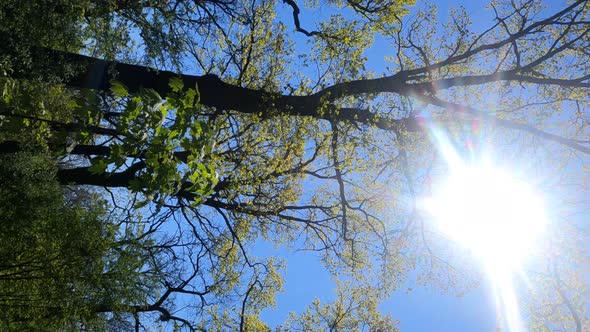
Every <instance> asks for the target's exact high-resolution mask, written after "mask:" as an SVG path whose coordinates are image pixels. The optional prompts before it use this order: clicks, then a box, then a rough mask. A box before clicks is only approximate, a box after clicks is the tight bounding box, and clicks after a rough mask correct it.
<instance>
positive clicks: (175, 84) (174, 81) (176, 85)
mask: <svg viewBox="0 0 590 332" xmlns="http://www.w3.org/2000/svg"><path fill="white" fill-rule="evenodd" d="M168 85H170V87H171V88H172V91H174V92H179V91H182V88H184V83H183V82H182V80H181V79H180V78H178V77H173V78H171V79H170V82H169V83H168Z"/></svg>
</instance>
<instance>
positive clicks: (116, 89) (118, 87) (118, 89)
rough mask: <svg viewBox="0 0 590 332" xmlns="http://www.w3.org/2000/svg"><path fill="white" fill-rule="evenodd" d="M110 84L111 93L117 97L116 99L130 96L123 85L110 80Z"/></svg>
mask: <svg viewBox="0 0 590 332" xmlns="http://www.w3.org/2000/svg"><path fill="white" fill-rule="evenodd" d="M109 83H111V92H112V93H113V94H114V95H115V97H117V98H123V97H127V96H128V95H129V92H128V91H127V87H125V86H124V85H123V83H121V82H119V81H115V80H110V81H109Z"/></svg>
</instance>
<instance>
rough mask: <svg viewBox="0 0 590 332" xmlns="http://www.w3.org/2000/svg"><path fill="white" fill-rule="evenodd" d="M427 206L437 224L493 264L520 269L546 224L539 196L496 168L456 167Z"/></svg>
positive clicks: (527, 186)
mask: <svg viewBox="0 0 590 332" xmlns="http://www.w3.org/2000/svg"><path fill="white" fill-rule="evenodd" d="M427 209H428V211H429V212H430V214H431V215H432V216H433V218H434V219H435V221H436V224H437V226H438V227H439V228H440V229H441V230H442V232H444V233H445V234H447V235H448V237H450V238H451V239H453V240H454V241H456V242H457V243H458V244H460V245H461V246H463V247H465V248H466V249H468V250H470V251H472V252H473V254H475V255H477V256H478V257H479V258H480V259H481V260H483V262H484V263H485V264H487V265H491V266H493V267H494V268H502V269H512V268H517V267H519V266H520V265H521V264H522V263H523V261H524V260H525V259H526V258H527V256H528V255H529V254H530V253H531V252H532V251H533V250H534V249H535V246H536V245H537V243H538V241H539V240H540V235H541V234H542V232H543V229H544V226H545V220H546V218H545V213H544V208H543V203H542V200H541V198H540V197H539V195H538V194H537V193H536V192H535V191H534V190H533V189H532V188H531V186H530V185H528V184H527V183H526V182H524V181H522V180H519V179H516V178H514V177H512V176H510V174H509V173H507V172H504V171H502V170H500V169H498V168H494V167H488V166H475V167H472V166H469V167H468V166H455V167H453V169H452V170H451V174H449V176H448V178H447V180H446V181H445V182H444V183H443V184H442V186H441V187H440V189H439V190H438V191H437V192H436V193H435V195H434V196H433V197H431V198H430V199H428V203H427Z"/></svg>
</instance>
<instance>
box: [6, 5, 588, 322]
mask: <svg viewBox="0 0 590 332" xmlns="http://www.w3.org/2000/svg"><path fill="white" fill-rule="evenodd" d="M589 6H590V4H589V3H588V2H587V1H584V0H579V1H568V2H562V3H560V6H556V5H551V6H549V5H546V4H544V3H543V2H542V1H535V0H527V1H525V0H522V1H494V2H492V3H491V4H490V5H489V7H488V11H489V13H492V15H491V17H492V19H491V20H490V21H489V22H487V24H485V23H482V22H477V24H473V22H472V14H471V13H469V12H467V11H466V10H465V9H463V8H461V7H459V8H457V9H454V10H452V11H451V12H450V13H449V15H448V17H447V15H444V14H438V13H437V10H436V7H435V6H434V5H427V4H423V3H419V4H415V3H414V1H411V0H407V1H381V0H358V1H357V0H346V1H340V0H338V1H332V0H329V1H323V2H321V1H307V2H305V3H304V2H300V1H294V0H284V1H282V2H279V1H274V0H244V1H237V0H210V1H184V0H169V1H124V0H85V1H70V0H58V1H49V0H38V1H34V2H32V3H31V4H28V3H23V2H22V1H17V0H6V1H3V2H2V4H0V19H1V20H2V22H3V24H2V26H0V36H2V40H5V41H6V42H4V43H2V45H0V69H2V71H1V72H0V74H1V75H2V76H0V87H1V88H2V95H1V98H0V152H2V161H1V164H0V166H2V167H3V169H2V177H3V183H7V184H8V183H10V184H11V186H12V187H11V188H13V187H14V188H18V190H17V191H13V192H12V193H11V194H10V195H8V194H7V195H5V196H3V197H2V199H3V200H2V201H1V202H2V203H1V204H2V206H0V209H3V211H4V209H7V210H6V211H13V212H14V211H16V212H14V217H9V214H4V213H3V215H5V216H6V222H3V225H4V224H6V225H9V226H6V227H14V229H18V231H15V230H14V229H13V230H10V229H7V230H5V231H2V232H3V234H2V236H3V237H4V238H6V239H9V240H7V241H6V242H5V241H4V240H3V243H10V242H14V241H17V239H19V238H21V237H22V238H23V239H26V241H25V240H23V242H22V248H21V247H18V248H16V249H15V251H14V252H15V253H21V252H22V255H20V254H16V256H14V257H13V256H10V253H9V251H10V249H11V248H10V247H2V248H0V252H2V256H4V257H12V258H11V259H12V260H11V259H7V262H8V263H9V264H13V265H15V266H16V265H18V264H23V263H26V262H28V261H31V262H34V263H35V264H37V263H39V264H41V265H43V266H42V269H41V270H42V273H41V277H42V278H43V280H45V279H49V280H52V281H51V283H50V284H49V285H50V286H49V287H47V288H45V289H41V286H40V285H39V283H35V282H32V283H29V282H28V281H23V280H25V279H26V278H20V277H19V278H20V279H19V278H17V280H19V281H17V282H15V281H12V279H10V278H13V277H6V278H8V279H6V280H7V281H6V282H7V283H9V284H10V285H11V286H10V287H8V289H9V290H10V292H14V294H9V295H10V296H13V295H14V296H21V297H22V298H25V297H26V296H34V297H42V298H43V299H44V301H46V302H47V304H46V306H45V307H43V310H49V309H51V308H54V307H55V306H56V304H55V303H53V302H52V301H54V300H53V297H54V296H60V297H65V294H68V296H67V298H68V301H71V302H67V308H74V307H79V308H83V310H84V313H83V315H82V314H80V313H79V312H77V311H75V310H74V309H71V310H70V309H67V310H66V309H65V308H66V306H65V305H64V306H59V310H62V311H60V312H62V313H63V316H64V318H63V320H59V319H58V323H55V324H62V325H59V326H62V327H61V328H63V329H68V328H69V329H73V328H75V327H80V326H85V325H84V324H87V323H88V322H100V324H107V323H105V322H107V321H109V320H111V318H113V317H116V318H117V319H116V321H117V322H118V323H117V324H120V328H125V327H127V328H130V329H132V328H135V329H136V330H140V329H146V330H149V329H150V328H152V327H154V326H158V325H162V326H168V327H172V328H174V329H181V330H240V331H258V330H268V329H270V328H271V327H269V326H268V325H267V324H266V323H265V322H263V321H262V320H261V318H260V314H261V312H262V310H264V309H265V308H268V307H272V306H273V305H274V304H275V295H276V293H277V292H280V291H281V290H282V277H281V275H282V273H283V271H284V264H283V262H282V261H281V259H280V257H272V256H270V255H269V256H266V257H257V256H256V255H255V254H254V253H253V252H254V248H255V246H256V244H257V243H259V241H268V242H272V243H273V244H274V245H276V246H286V247H288V248H290V249H301V250H308V251H311V252H315V253H319V254H320V255H321V257H322V263H323V264H324V265H325V267H326V269H327V270H328V271H329V273H330V274H331V275H332V276H333V278H334V280H336V281H337V285H338V290H337V298H336V299H335V301H334V303H327V304H324V303H320V302H319V300H318V301H316V302H314V303H312V304H310V306H309V307H308V309H307V310H306V311H305V312H301V313H293V314H292V315H291V316H290V317H289V319H288V320H287V321H286V322H285V323H284V325H281V326H278V327H276V329H277V330H292V329H294V330H309V329H320V330H370V331H381V330H383V331H385V330H393V329H396V324H395V323H394V319H393V318H394V317H391V316H389V315H386V314H385V315H384V314H381V313H380V312H379V310H378V304H379V303H380V302H381V301H382V300H384V299H385V298H387V297H389V296H391V294H392V293H393V292H394V291H395V290H396V289H397V288H398V287H399V286H400V285H401V284H402V283H404V282H405V281H406V280H408V278H413V276H415V275H418V277H417V278H418V280H417V281H416V282H420V283H426V284H434V285H437V286H441V287H442V288H445V289H451V291H453V292H454V291H459V292H462V291H465V290H466V289H469V288H471V287H474V285H475V284H477V282H478V280H479V279H480V277H481V271H480V270H478V269H477V268H474V266H475V265H476V264H475V263H474V262H472V261H470V259H469V257H468V255H465V253H464V252H462V251H461V248H458V247H457V246H456V245H454V244H453V243H452V242H451V241H449V240H448V239H447V238H445V237H444V236H443V235H442V234H441V233H440V231H438V230H437V229H436V227H433V226H432V224H431V223H429V222H428V216H426V215H425V214H424V213H423V211H421V209H420V200H421V198H422V197H425V196H427V195H429V194H430V192H431V189H432V187H433V186H435V185H436V183H437V181H439V180H440V178H441V177H442V176H443V175H444V174H445V173H447V172H448V171H449V170H448V167H447V165H445V163H444V160H443V158H442V156H441V151H440V149H439V147H438V146H437V144H436V138H437V137H440V136H441V135H444V136H445V137H447V138H448V140H449V141H450V142H451V143H452V145H453V146H454V148H455V149H456V150H457V151H459V154H460V155H461V158H462V159H464V160H466V161H469V160H476V159H479V158H483V157H488V158H491V159H493V160H495V162H497V163H503V164H504V165H505V166H507V167H512V168H514V169H516V170H517V172H520V174H526V175H527V176H528V177H529V178H530V179H532V180H533V181H534V182H535V185H536V186H538V187H539V188H541V189H542V190H543V191H544V192H548V193H549V192H550V193H552V195H551V196H549V198H550V199H549V201H550V204H549V205H550V207H551V208H548V210H549V211H551V216H550V217H551V219H553V222H552V224H551V231H550V232H549V233H550V234H549V235H548V239H547V244H546V246H545V247H543V250H541V251H540V253H539V259H538V260H539V262H540V263H538V264H537V265H535V266H534V267H532V269H533V270H534V271H535V273H533V274H532V276H531V280H532V281H533V284H535V285H538V286H537V287H534V288H532V289H528V290H527V294H526V296H524V297H525V298H526V299H527V301H526V305H527V306H528V309H529V313H528V314H527V317H528V318H529V321H530V326H531V328H532V329H534V330H539V331H544V330H552V329H555V330H559V329H562V330H563V329H566V330H567V329H576V330H578V331H582V330H583V329H584V328H585V327H588V326H589V325H588V324H590V323H589V320H588V317H587V316H585V311H587V310H585V308H587V306H588V304H587V303H586V302H584V300H585V299H586V298H588V296H587V295H588V293H587V290H586V286H587V285H586V283H587V282H588V276H587V275H585V274H584V273H585V272H584V271H583V270H582V269H581V268H579V267H581V266H585V265H586V264H587V263H586V262H587V257H588V256H587V253H586V248H585V246H584V245H583V243H585V242H584V241H587V230H588V225H587V224H584V223H582V222H581V221H580V218H578V217H576V216H575V215H576V213H580V211H584V210H585V209H587V207H586V206H585V204H586V203H587V202H585V201H584V199H583V193H585V191H586V190H587V184H586V182H585V181H586V177H587V174H586V165H587V162H588V154H589V153H590V141H589V140H588V137H587V135H588V132H587V130H588V123H589V122H588V115H587V113H588V112H587V110H588V105H589V101H590V98H589V96H590V95H589V91H590V89H589V88H590V67H589V66H590V59H589V58H590V44H589V40H590V21H588V19H589V18H588V16H589ZM439 19H440V21H439ZM376 57H378V58H379V59H375V58H376ZM12 159H14V160H18V161H19V162H16V163H14V164H12V165H11V164H9V163H8V162H7V160H12ZM30 165H32V166H30ZM35 165H37V166H35ZM39 165H44V166H39ZM27 169H28V170H27ZM36 169H43V170H42V171H40V172H41V173H39V174H37V173H34V170H36ZM19 172H20V173H19ZM11 174H14V175H13V176H12V177H11V176H10V175H11ZM18 174H22V176H19V175H18ZM47 174H50V175H47ZM15 178H20V180H15ZM59 185H61V187H63V189H59V188H60V187H59ZM87 186H91V187H87ZM46 187H47V188H50V189H44V188H46ZM88 188H91V189H88ZM3 190H4V188H3ZM68 190H71V191H73V192H75V193H76V194H72V195H74V196H75V197H80V198H79V199H76V202H77V203H76V204H74V205H72V204H70V203H67V198H68V194H67V193H68ZM21 196H22V197H28V199H25V200H24V201H22V202H17V203H15V201H16V200H18V197H21ZM64 199H65V201H64ZM103 200H107V201H108V203H104V204H103V203H101V202H102V201H103ZM37 201H38V202H37ZM44 202H47V203H44ZM82 202H84V203H82ZM80 204H82V205H80ZM84 204H86V205H84ZM11 206H17V207H15V208H14V209H16V210H11V209H12V208H7V207H11ZM58 207H59V208H58ZM19 209H20V210H19ZM49 210H52V212H51V213H49V212H48V211H49ZM57 210H59V211H57ZM23 211H30V213H24V212H23ZM97 211H98V212H97ZM107 211H109V212H107ZM13 212H10V213H13ZM7 213H8V212H7ZM30 214H33V215H34V217H32V218H31V217H30V216H28V215H30ZM62 214H63V215H62ZM72 216H75V217H72ZM9 220H12V221H11V222H10V221H9ZM60 220H66V221H64V222H62V223H60V222H59V221H60ZM3 227H4V226H3ZM36 233H39V234H42V236H41V237H40V238H38V239H37V240H33V239H32V238H30V237H31V236H32V235H34V234H36ZM74 233H75V234H76V235H77V236H78V237H79V238H78V239H77V240H78V242H73V241H72V240H71V239H70V237H71V234H74ZM86 240H87V241H86ZM76 243H79V244H80V245H79V247H80V248H79V247H76V246H77V244H76ZM499 245H500V244H499ZM46 247H50V248H46ZM84 248H86V249H84ZM82 249H84V250H90V251H92V252H93V254H90V255H89V256H88V257H87V258H88V259H87V260H86V261H84V259H83V258H84V257H86V256H85V255H78V254H71V253H70V252H71V251H72V250H82ZM39 252H44V253H45V255H46V256H47V257H50V256H51V255H52V253H54V254H55V256H56V257H57V258H56V263H55V264H56V265H55V266H54V265H52V264H53V261H51V260H50V259H49V258H47V260H46V261H43V259H42V258H43V256H41V255H40V253H39ZM72 255H73V257H74V258H72V259H71V260H69V258H67V257H69V256H72ZM77 255H78V256H80V257H79V258H78V256H77ZM133 258H135V259H133ZM3 260H4V258H3ZM39 260H41V261H42V262H39ZM2 265H5V264H4V263H2ZM6 265H8V264H6ZM50 265H51V266H50ZM110 267H112V268H113V271H127V273H122V272H121V273H119V272H117V273H110V270H109V268H110ZM10 269H12V268H9V269H8V270H5V269H4V268H2V269H0V276H3V279H2V282H4V278H5V277H4V276H9V275H10V273H12V272H11V271H12V270H10ZM3 271H5V272H3ZM64 271H65V272H64ZM89 271H90V272H89ZM66 272H67V273H66ZM7 273H8V274H7ZM19 273H20V272H19ZM64 273H65V274H64ZM86 273H90V275H92V277H91V278H90V277H89V278H86V277H85V275H86ZM31 285H34V286H31ZM111 286H112V288H110V287H111ZM23 288H30V289H31V290H30V292H29V291H28V293H27V294H23V293H22V289H23ZM78 288H79V289H81V291H77V290H76V289H78ZM37 290H39V291H41V290H42V291H44V292H48V294H49V293H51V294H49V295H47V294H45V293H42V292H41V293H36V292H37ZM19 292H21V293H19ZM80 292H82V294H80ZM56 294H57V295H56ZM112 294H119V295H120V296H111V297H109V296H110V295H112ZM121 294H122V295H121ZM393 294H394V295H393V296H395V293H393ZM107 300H108V301H107ZM0 301H3V300H2V299H1V298H0ZM15 301H16V300H14V301H12V300H11V301H8V300H7V301H4V302H0V304H2V305H8V306H12V309H11V310H14V311H7V314H6V315H5V316H3V318H2V319H3V321H5V322H6V323H5V326H9V328H16V327H15V326H18V325H15V324H19V319H20V320H22V317H27V319H32V318H30V317H35V318H34V319H35V320H36V323H35V324H39V326H42V324H45V323H44V320H45V319H46V318H45V317H46V316H48V315H54V314H53V313H51V312H37V311H35V312H33V311H30V312H29V311H22V310H29V309H28V307H27V308H25V309H22V308H20V307H18V306H19V304H18V303H17V302H15ZM89 302H92V303H93V305H94V306H91V305H89ZM80 303H82V304H80ZM19 308H20V309H19ZM31 310H32V309H31ZM39 310H41V309H39ZM81 310H82V309H81ZM68 315H69V316H68ZM394 315H395V313H394ZM65 316H68V317H65ZM97 317H98V318H97ZM58 318H59V317H58ZM66 320H67V321H68V322H72V323H71V324H70V325H67V324H66V325H63V324H65V323H63V322H64V321H66ZM125 322H127V324H125ZM52 324H53V323H52ZM72 324H73V325H72ZM88 324H90V323H88ZM93 324H94V323H93ZM96 324H99V323H96ZM168 324H169V325H168ZM46 326H49V325H46ZM51 326H55V325H51ZM97 326H98V325H97ZM102 326H107V325H102Z"/></svg>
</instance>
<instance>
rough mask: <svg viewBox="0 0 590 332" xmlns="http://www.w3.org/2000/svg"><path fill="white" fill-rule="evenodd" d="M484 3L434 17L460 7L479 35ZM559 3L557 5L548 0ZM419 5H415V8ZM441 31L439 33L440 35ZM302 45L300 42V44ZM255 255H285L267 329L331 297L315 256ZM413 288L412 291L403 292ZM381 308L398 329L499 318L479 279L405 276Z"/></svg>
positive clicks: (262, 248) (381, 51) (469, 325)
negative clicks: (419, 280) (461, 290)
mask: <svg viewBox="0 0 590 332" xmlns="http://www.w3.org/2000/svg"><path fill="white" fill-rule="evenodd" d="M487 3H488V2H487V1H479V0H476V1H463V2H462V3H457V2H452V1H446V0H445V1H439V2H438V3H437V4H438V6H439V18H440V19H441V20H443V19H444V17H446V16H447V13H448V11H449V6H457V5H459V4H461V5H463V6H464V7H465V8H466V10H467V12H468V13H470V15H471V19H472V21H473V22H474V24H473V26H472V27H473V28H474V30H475V31H482V30H484V29H485V28H486V27H488V26H489V25H490V24H493V17H494V15H493V11H491V10H488V9H486V8H485V7H486V5H487ZM552 3H556V4H557V3H560V4H561V3H563V2H562V1H548V2H547V4H548V6H549V7H551V4H552ZM420 5H424V3H421V4H418V6H420ZM313 22H314V20H313V18H310V17H306V16H303V17H302V26H306V25H307V27H308V28H313ZM441 33H442V31H441ZM302 42H303V41H302ZM387 49H388V45H384V44H380V43H379V42H377V43H376V45H375V46H374V47H373V48H372V49H371V50H370V53H369V54H367V55H368V57H369V59H371V60H370V62H369V63H368V69H370V70H373V71H375V72H376V73H377V74H378V75H379V74H380V73H381V72H385V69H384V66H385V61H383V55H387V53H386V51H387ZM256 251H259V252H261V253H262V252H264V253H265V254H267V255H268V254H269V252H272V251H274V252H275V253H276V254H277V255H279V256H281V257H284V258H285V259H286V263H287V270H286V275H285V285H284V289H285V292H284V293H282V294H279V295H278V296H277V309H276V310H265V311H264V312H263V317H262V318H263V320H265V321H267V322H269V323H270V325H271V326H273V325H276V324H281V323H283V322H284V321H285V319H286V318H287V315H288V313H289V312H290V311H295V312H302V311H303V310H304V309H305V307H306V306H307V305H309V304H310V303H311V301H312V300H313V299H314V298H319V299H320V300H322V302H324V301H330V300H331V299H332V298H333V296H334V294H335V293H334V289H335V285H334V284H333V283H332V282H331V280H330V277H329V276H328V274H327V272H326V271H325V270H324V268H323V267H322V266H321V263H320V261H319V258H318V257H317V256H314V255H313V253H309V252H289V251H288V250H285V249H273V248H272V246H271V245H268V244H264V243H260V244H258V245H257V248H256ZM408 289H412V290H411V291H407V290H408ZM380 309H381V310H382V311H383V312H386V313H391V314H392V316H393V318H394V319H395V320H399V327H400V328H401V330H402V331H409V332H413V331H494V330H495V329H496V328H497V327H498V314H497V310H496V305H495V301H494V296H493V292H492V291H491V286H490V282H489V280H485V279H484V280H482V282H481V284H480V286H479V287H476V288H475V289H473V290H472V291H470V292H468V293H466V294H465V295H463V296H458V295H457V294H454V293H453V292H452V291H449V292H446V293H445V292H444V291H442V290H441V289H440V288H438V287H436V286H430V287H425V286H419V285H415V282H414V281H413V280H412V279H411V278H410V279H409V281H408V282H406V284H403V285H402V286H401V287H400V288H399V289H398V291H396V292H394V293H393V295H392V296H391V298H389V299H388V300H386V301H385V302H384V303H383V304H382V305H381V306H380Z"/></svg>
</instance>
